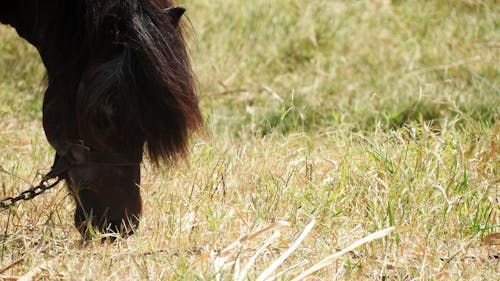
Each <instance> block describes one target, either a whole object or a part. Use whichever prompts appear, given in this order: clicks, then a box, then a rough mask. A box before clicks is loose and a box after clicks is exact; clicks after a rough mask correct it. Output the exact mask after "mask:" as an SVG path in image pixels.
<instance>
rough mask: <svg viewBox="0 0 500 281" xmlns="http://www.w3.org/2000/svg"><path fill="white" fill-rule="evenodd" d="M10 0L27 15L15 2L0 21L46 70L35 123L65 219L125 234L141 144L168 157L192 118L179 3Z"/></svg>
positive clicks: (130, 224) (132, 220) (197, 120)
mask: <svg viewBox="0 0 500 281" xmlns="http://www.w3.org/2000/svg"><path fill="white" fill-rule="evenodd" d="M20 2H23V4H24V7H22V8H24V10H25V11H26V10H28V11H29V12H28V13H30V14H31V15H29V16H26V15H25V16H24V17H23V16H22V13H23V10H22V9H21V7H20V8H19V10H17V11H18V13H19V15H10V17H9V18H8V19H7V20H4V21H7V23H9V24H12V25H13V26H14V27H16V29H17V30H18V32H19V34H20V35H21V36H23V37H24V38H26V39H27V40H28V41H30V42H31V43H32V44H33V45H35V46H36V47H37V48H38V50H39V51H40V54H41V57H42V60H43V62H44V64H45V66H46V68H47V72H48V87H47V91H46V93H45V98H44V106H43V125H44V129H45V132H46V136H47V138H48V140H49V142H50V144H51V145H52V146H53V147H54V148H55V150H56V152H57V156H56V161H55V164H54V166H55V167H56V168H57V167H62V168H61V169H63V170H64V171H65V173H64V178H65V179H66V181H67V183H68V186H69V188H70V191H71V194H72V195H73V196H74V198H75V201H76V211H75V224H76V226H77V228H78V229H79V230H80V232H81V233H82V234H84V235H87V234H88V232H89V226H92V227H93V228H95V229H97V230H100V231H104V232H109V231H113V232H120V233H122V234H127V233H130V232H131V231H133V230H134V229H135V228H136V227H137V225H138V218H139V216H140V214H141V209H142V208H141V198H140V192H139V183H140V163H141V160H142V155H143V150H144V152H146V153H147V154H148V155H149V157H150V158H151V159H152V161H153V162H155V163H161V162H163V163H171V162H172V161H173V160H175V159H176V158H178V157H182V156H185V155H186V153H187V143H188V137H189V135H190V133H191V132H192V131H193V130H196V129H197V128H199V127H200V125H201V123H202V118H201V114H200V111H199V108H198V99H197V96H196V94H195V89H194V76H193V74H192V72H191V66H190V62H189V56H188V54H187V51H186V46H185V42H184V38H183V35H182V30H181V27H180V24H179V21H180V19H181V16H182V15H183V13H184V9H183V8H180V7H174V6H173V5H172V2H171V1H161V0H123V1H122V0H77V1H62V0H51V1H36V0H24V1H20ZM39 2H40V3H39ZM42 2H43V4H42ZM20 5H21V4H20ZM27 7H28V8H27ZM9 9H10V10H11V11H16V7H9ZM0 20H2V18H1V17H0Z"/></svg>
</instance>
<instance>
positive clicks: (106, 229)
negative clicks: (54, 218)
mask: <svg viewBox="0 0 500 281" xmlns="http://www.w3.org/2000/svg"><path fill="white" fill-rule="evenodd" d="M68 178H69V180H68V184H69V188H70V190H71V194H72V195H73V197H74V199H75V202H76V210H75V226H76V227H77V229H78V230H79V231H80V233H81V234H82V236H83V237H84V238H86V239H88V238H91V235H92V233H96V232H100V233H117V234H120V235H122V236H128V235H130V234H132V233H133V232H134V231H135V230H136V229H137V227H138V226H139V218H140V215H141V211H142V202H141V195H140V189H139V179H140V173H139V165H136V166H127V167H108V166H102V167H99V166H97V167H85V166H83V167H75V168H73V169H71V170H70V171H69V172H68ZM89 235H90V236H89Z"/></svg>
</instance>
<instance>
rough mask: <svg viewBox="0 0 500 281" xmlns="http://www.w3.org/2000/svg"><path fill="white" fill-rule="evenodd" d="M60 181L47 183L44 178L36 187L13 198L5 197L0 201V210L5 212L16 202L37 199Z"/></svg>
mask: <svg viewBox="0 0 500 281" xmlns="http://www.w3.org/2000/svg"><path fill="white" fill-rule="evenodd" d="M60 181H61V179H60V178H58V179H57V180H56V181H55V182H53V183H49V182H48V179H46V178H44V179H42V181H40V183H39V184H38V185H36V186H32V187H30V188H29V189H27V190H25V191H23V192H21V194H19V195H18V196H15V197H7V198H4V199H1V200H0V210H5V209H8V208H10V207H12V206H13V205H15V204H16V203H17V202H18V201H21V200H24V201H28V200H31V199H33V198H35V197H37V196H38V195H40V194H43V193H44V192H45V191H47V190H49V189H51V188H53V187H54V186H56V185H57V184H58V183H59V182H60Z"/></svg>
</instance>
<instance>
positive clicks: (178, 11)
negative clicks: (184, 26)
mask: <svg viewBox="0 0 500 281" xmlns="http://www.w3.org/2000/svg"><path fill="white" fill-rule="evenodd" d="M184 12H186V9H184V8H183V7H177V6H174V7H169V8H166V9H164V10H163V13H164V14H166V15H167V16H168V19H169V20H170V22H171V23H172V24H173V25H174V26H175V27H177V26H178V25H179V21H180V20H181V17H182V15H183V14H184Z"/></svg>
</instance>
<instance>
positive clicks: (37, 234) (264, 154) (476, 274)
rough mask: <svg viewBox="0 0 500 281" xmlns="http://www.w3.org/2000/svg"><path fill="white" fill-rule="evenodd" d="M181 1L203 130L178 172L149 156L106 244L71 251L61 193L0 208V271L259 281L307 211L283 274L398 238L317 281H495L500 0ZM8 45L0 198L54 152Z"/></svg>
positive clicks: (27, 52) (0, 110)
mask: <svg viewBox="0 0 500 281" xmlns="http://www.w3.org/2000/svg"><path fill="white" fill-rule="evenodd" d="M180 2H181V4H182V5H183V6H185V7H187V8H188V12H187V17H188V19H189V22H188V24H187V29H188V31H189V34H190V36H189V42H190V48H191V53H192V57H193V61H194V68H195V71H196V73H197V76H198V81H199V82H198V88H199V92H200V96H201V104H202V109H203V112H204V115H205V119H206V126H205V127H206V134H205V135H202V136H198V137H196V138H195V139H194V140H193V142H192V154H191V156H190V159H189V161H188V162H189V163H186V162H182V163H180V164H179V165H178V166H177V167H161V168H159V169H155V168H153V167H152V166H151V165H150V164H149V163H145V164H144V173H143V179H142V193H143V198H144V205H145V210H144V217H143V219H142V222H141V227H140V230H139V232H138V233H137V235H135V236H133V237H130V238H128V239H127V240H119V241H118V242H117V243H115V244H101V243H100V242H99V241H96V242H95V243H91V244H90V245H86V246H82V245H81V244H80V241H79V235H78V233H77V231H76V230H75V229H74V227H73V225H72V209H73V203H72V202H71V200H70V198H68V197H67V192H66V191H65V190H64V188H62V187H61V188H58V189H57V190H53V191H50V192H48V194H46V195H44V196H41V197H39V198H37V199H35V200H33V201H30V202H23V203H21V204H19V205H18V206H16V207H15V208H13V209H12V210H10V211H3V212H0V221H1V223H0V227H1V228H0V237H1V238H0V241H1V244H0V254H1V259H0V279H1V277H4V276H5V277H16V276H22V275H25V274H35V275H36V276H39V277H43V278H46V279H49V280H52V279H69V280H73V279H78V280H80V279H84V280H90V279H91V280H118V279H119V280H122V279H133V280H137V279H140V280H148V279H151V280H162V279H167V280H178V279H181V280H197V279H201V280H205V279H208V280H212V279H216V278H221V279H223V280H232V279H238V278H243V280H246V279H248V280H256V279H257V278H258V277H259V275H260V274H261V273H262V272H264V271H265V270H266V268H268V267H269V266H270V265H271V264H273V262H275V261H276V260H278V257H279V256H280V255H282V254H283V253H284V252H286V250H287V249H288V248H289V247H290V246H291V245H292V244H293V243H294V242H295V241H296V240H297V239H298V237H299V235H300V234H301V233H303V231H304V229H306V226H307V225H308V224H309V223H310V222H311V221H312V220H313V219H316V220H317V221H316V224H315V225H314V227H313V228H312V229H311V230H310V232H309V233H308V234H307V236H306V237H305V239H304V240H303V241H302V242H301V243H300V245H299V246H298V247H297V249H296V250H294V251H293V253H292V254H291V255H290V256H289V257H288V258H287V259H286V260H285V261H284V263H283V264H282V265H281V266H280V267H279V268H278V269H277V270H276V273H277V272H282V271H286V270H287V269H289V268H292V267H293V266H294V265H298V266H297V267H295V268H292V269H291V270H290V271H286V272H285V273H284V274H283V275H282V276H281V277H279V279H281V280H289V279H292V278H293V277H296V276H298V275H299V274H300V273H301V272H304V271H305V270H307V269H308V268H311V267H312V266H313V265H314V264H316V263H317V262H319V261H320V260H321V259H323V258H324V257H326V256H329V255H331V254H334V253H336V252H338V251H340V250H341V249H343V248H345V247H347V246H349V245H350V244H352V243H355V242H356V241H359V240H360V239H362V238H363V237H366V236H367V235H369V234H370V233H373V232H376V231H379V230H382V229H385V228H387V227H391V226H397V227H400V228H398V229H397V230H396V231H394V232H392V233H391V234H390V235H389V236H388V237H386V238H382V239H379V240H375V241H372V242H370V243H368V244H366V245H364V246H361V247H359V248H357V249H356V250H355V251H351V252H349V253H347V254H345V255H342V256H341V257H340V258H338V259H337V260H336V261H335V263H333V264H331V265H329V266H327V267H326V268H324V269H323V270H321V271H319V272H317V273H315V275H313V276H315V278H316V279H317V280H323V279H328V280H331V279H340V280H346V279H350V280H363V279H364V280H374V279H377V280H382V279H385V280H386V279H390V280H412V279H414V278H415V279H423V280H496V279H497V277H498V274H499V268H498V253H499V251H500V249H499V248H498V247H499V246H483V245H482V241H483V239H484V237H485V236H486V235H488V234H490V233H495V232H499V228H500V216H499V200H500V199H499V197H498V194H500V182H499V179H500V175H499V163H500V156H499V152H500V125H499V123H498V119H499V109H500V92H499V88H500V67H499V64H498V61H499V50H500V49H499V47H500V46H499V44H500V32H499V31H500V26H499V22H500V6H499V5H498V4H497V3H496V1H481V0H456V1H410V0H408V1H384V0H377V1H333V0H331V1H330V0H313V1H308V2H304V1H298V0H287V1H265V0H252V1H240V0H234V1H219V0H217V1H180ZM0 40H1V41H0V118H1V119H0V126H1V127H2V130H1V134H0V145H1V147H2V151H3V152H2V154H1V162H0V165H1V167H2V170H4V172H2V173H0V183H1V189H0V195H1V196H0V197H3V196H4V195H5V196H7V195H13V194H16V193H18V192H19V191H21V190H22V189H23V188H24V187H25V186H26V184H27V183H26V182H24V181H23V180H22V179H24V180H27V181H28V182H34V181H36V179H35V177H36V175H37V174H38V173H43V172H44V171H46V169H47V168H48V167H50V165H51V162H52V157H53V151H52V149H51V148H50V147H49V146H48V145H47V143H46V140H45V137H44V135H43V129H42V126H41V99H42V93H43V87H44V86H43V85H44V83H43V77H44V73H43V68H42V67H41V65H40V62H39V58H38V56H37V55H36V52H35V50H34V49H33V48H31V47H28V46H27V45H26V44H25V43H24V42H22V41H21V40H20V39H17V38H16V35H15V33H14V32H13V31H12V30H11V29H9V28H6V27H1V28H0ZM39 169H42V170H41V171H39ZM11 173H12V174H15V175H18V176H19V177H21V179H20V178H17V177H15V176H12V175H11ZM282 221H286V222H287V223H283V224H280V223H276V222H282ZM268 226H272V227H270V229H269V230H268V231H265V232H263V233H260V234H258V235H255V236H252V235H250V234H252V233H255V232H256V231H258V230H261V229H263V228H266V227H268ZM275 231H279V233H277V232H275ZM246 235H250V237H247V239H245V236H246ZM273 235H275V236H273ZM273 237H274V238H273ZM238 239H241V240H239V241H240V242H241V244H239V246H237V247H236V248H235V249H233V250H228V251H223V250H224V249H227V247H228V246H230V245H232V243H234V242H235V241H238ZM267 239H270V240H269V242H268V245H267V244H266V247H263V248H262V245H264V244H265V243H266V240H267ZM261 248H262V253H261V252H259V251H260V250H259V249H261ZM257 253H260V254H258V255H257V256H256V259H255V262H254V263H252V262H251V261H252V256H254V255H256V254H257ZM495 255H496V256H495ZM15 261H18V263H16V264H15V265H13V266H12V267H11V268H10V269H8V270H6V271H2V269H3V268H5V267H6V266H7V265H8V264H10V263H11V262H15ZM249 264H250V265H251V266H250V267H249V269H248V271H246V273H245V275H241V274H242V272H244V270H243V269H244V268H245V267H246V265H249ZM245 278H246V279H245ZM313 280H314V279H313Z"/></svg>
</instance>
